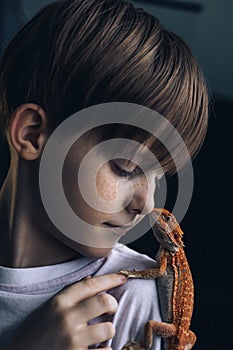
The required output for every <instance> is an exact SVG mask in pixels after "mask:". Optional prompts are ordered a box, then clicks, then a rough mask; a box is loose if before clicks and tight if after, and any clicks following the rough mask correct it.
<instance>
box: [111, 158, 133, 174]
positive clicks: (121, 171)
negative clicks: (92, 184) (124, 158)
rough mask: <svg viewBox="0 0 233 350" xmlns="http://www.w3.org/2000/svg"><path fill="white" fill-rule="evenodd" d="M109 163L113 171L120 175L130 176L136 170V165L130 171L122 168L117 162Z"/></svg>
mask: <svg viewBox="0 0 233 350" xmlns="http://www.w3.org/2000/svg"><path fill="white" fill-rule="evenodd" d="M110 165H111V168H112V170H113V171H114V173H116V174H117V175H118V176H121V177H130V176H133V175H134V174H135V173H136V172H137V167H136V168H135V169H134V170H132V171H127V170H124V169H122V168H121V167H120V166H119V165H118V164H117V163H115V162H113V161H110Z"/></svg>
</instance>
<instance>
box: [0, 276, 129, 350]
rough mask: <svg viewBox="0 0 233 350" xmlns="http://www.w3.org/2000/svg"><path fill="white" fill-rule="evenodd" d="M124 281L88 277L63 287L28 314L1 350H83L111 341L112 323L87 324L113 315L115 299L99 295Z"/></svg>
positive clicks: (112, 333) (119, 277) (120, 278)
mask: <svg viewBox="0 0 233 350" xmlns="http://www.w3.org/2000/svg"><path fill="white" fill-rule="evenodd" d="M125 281H126V278H125V276H123V275H121V274H109V275H103V276H98V277H93V278H87V279H84V280H82V281H80V282H77V283H74V284H72V285H71V286H68V287H66V288H64V289H63V290H62V291H61V292H59V293H58V294H56V295H55V296H54V297H53V298H51V299H50V300H49V301H48V302H46V303H45V304H43V305H42V306H41V307H40V308H39V309H37V310H35V311H34V312H33V313H32V314H31V315H29V317H28V318H27V319H26V320H25V321H24V322H23V324H22V326H21V327H20V329H19V330H18V332H17V334H16V335H15V336H14V337H13V338H12V339H11V341H10V343H9V344H7V345H6V346H5V347H4V348H3V349H2V350H13V349H14V350H29V349H30V350H43V349H50V350H64V349H66V350H79V349H80V350H81V349H82V350H84V349H88V346H91V345H93V344H96V343H100V342H103V341H106V340H109V339H111V338H113V336H114V334H115V329H114V326H113V324H112V323H111V322H105V323H97V324H94V325H88V324H87V322H88V321H90V320H92V319H94V318H95V317H98V316H100V315H102V314H104V313H108V314H114V313H115V312H116V310H117V306H118V305H117V301H116V300H115V298H114V297H112V296H111V295H109V294H107V293H103V294H99V293H101V292H104V291H106V290H109V289H111V288H114V287H117V286H120V285H122V284H124V282H125ZM103 349H105V350H107V349H110V348H107V347H106V348H103Z"/></svg>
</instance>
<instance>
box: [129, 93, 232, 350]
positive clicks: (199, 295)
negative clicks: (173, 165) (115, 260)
mask: <svg viewBox="0 0 233 350" xmlns="http://www.w3.org/2000/svg"><path fill="white" fill-rule="evenodd" d="M212 107H213V108H214V111H212V113H211V116H210V125H209V130H208V134H207V137H206V140H205V143H204V145H203V148H202V150H201V152H200V154H199V155H198V157H197V158H196V160H195V161H194V176H195V181H194V184H195V186H194V193H193V198H192V201H191V204H190V207H189V209H188V212H187V214H186V216H185V218H184V219H183V221H182V223H181V226H182V228H183V230H184V232H185V235H184V241H185V249H186V252H187V257H188V259H189V263H190V266H191V270H192V273H193V277H194V284H195V308H194V315H193V319H192V330H193V331H194V332H195V333H196V334H197V337H198V341H197V343H196V345H195V349H196V350H203V349H208V350H220V349H224V350H225V349H231V348H232V345H233V343H232V310H233V298H232V292H233V279H232V266H233V264H232V247H233V229H232V225H231V220H232V204H233V200H232V199H233V188H232V187H233V181H232V175H233V174H232V151H233V142H232V120H233V118H232V117H233V103H230V102H227V101H221V100H218V99H216V101H215V103H214V104H213V106H212ZM176 186H177V183H176V179H173V178H170V179H168V189H170V194H169V195H170V198H168V201H167V204H168V205H169V204H170V203H172V202H173V201H174V195H175V193H176V191H175V187H176ZM172 188H173V190H172ZM168 193H169V190H168ZM130 246H131V247H132V248H134V249H136V250H138V251H140V252H143V253H146V254H149V255H150V256H151V257H154V255H155V252H156V249H157V244H156V242H155V241H154V238H153V235H152V233H151V232H149V233H148V234H147V235H145V236H143V237H142V238H141V239H139V240H138V241H135V242H133V243H132V244H130Z"/></svg>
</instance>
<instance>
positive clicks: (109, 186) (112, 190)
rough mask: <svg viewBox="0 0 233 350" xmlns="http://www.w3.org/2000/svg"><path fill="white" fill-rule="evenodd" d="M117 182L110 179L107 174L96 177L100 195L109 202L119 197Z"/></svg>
mask: <svg viewBox="0 0 233 350" xmlns="http://www.w3.org/2000/svg"><path fill="white" fill-rule="evenodd" d="M116 187H117V182H116V181H113V180H110V179H108V177H107V176H103V177H101V178H99V177H98V176H97V177H96V188H97V192H98V194H99V196H100V197H101V198H102V199H104V200H105V201H107V202H111V201H114V200H116V199H117V197H118V194H117V188H116Z"/></svg>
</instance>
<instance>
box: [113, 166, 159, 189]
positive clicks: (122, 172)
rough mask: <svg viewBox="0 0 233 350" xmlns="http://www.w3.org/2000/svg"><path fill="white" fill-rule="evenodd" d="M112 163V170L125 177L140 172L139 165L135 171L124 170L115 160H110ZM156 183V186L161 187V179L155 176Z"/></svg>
mask: <svg viewBox="0 0 233 350" xmlns="http://www.w3.org/2000/svg"><path fill="white" fill-rule="evenodd" d="M110 164H111V167H112V170H113V171H114V172H115V173H116V174H117V175H118V176H121V177H125V178H129V177H130V176H133V175H134V174H136V173H138V170H139V169H138V167H136V168H135V169H134V170H133V171H127V170H124V169H122V168H121V167H119V165H117V164H116V163H114V162H113V161H110ZM155 184H156V187H158V188H159V187H160V182H159V179H158V178H157V177H156V178H155Z"/></svg>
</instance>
